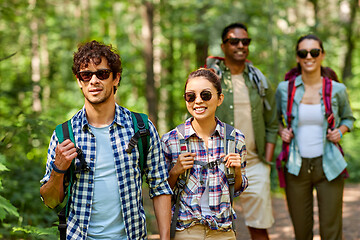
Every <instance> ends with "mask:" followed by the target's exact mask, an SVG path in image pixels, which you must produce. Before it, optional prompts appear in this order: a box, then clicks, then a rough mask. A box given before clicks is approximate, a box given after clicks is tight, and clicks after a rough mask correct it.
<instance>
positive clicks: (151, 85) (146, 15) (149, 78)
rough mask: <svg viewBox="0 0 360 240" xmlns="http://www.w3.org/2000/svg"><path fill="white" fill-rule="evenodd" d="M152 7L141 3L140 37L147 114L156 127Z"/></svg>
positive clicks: (156, 104)
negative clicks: (144, 74) (143, 63)
mask: <svg viewBox="0 0 360 240" xmlns="http://www.w3.org/2000/svg"><path fill="white" fill-rule="evenodd" d="M153 16H154V6H153V4H152V3H150V2H148V1H145V2H144V3H143V11H142V19H143V28H142V36H143V39H144V43H145V46H144V58H145V67H146V92H145V96H146V100H147V104H148V113H149V118H150V119H151V121H152V122H153V123H154V124H155V126H157V120H158V117H157V110H158V102H157V94H156V88H155V81H154V47H153V35H154V24H153Z"/></svg>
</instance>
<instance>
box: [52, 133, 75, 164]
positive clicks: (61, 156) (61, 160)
mask: <svg viewBox="0 0 360 240" xmlns="http://www.w3.org/2000/svg"><path fill="white" fill-rule="evenodd" d="M55 153H56V156H55V162H54V164H55V165H56V167H57V168H58V169H59V170H63V171H65V170H67V169H68V168H69V167H70V164H71V162H72V160H73V159H74V158H76V157H77V152H76V148H75V145H74V143H73V142H72V141H70V139H66V140H65V141H63V142H62V143H61V144H58V145H57V147H56V149H55Z"/></svg>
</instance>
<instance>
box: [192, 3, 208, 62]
mask: <svg viewBox="0 0 360 240" xmlns="http://www.w3.org/2000/svg"><path fill="white" fill-rule="evenodd" d="M208 8H209V6H208V5H207V4H205V5H204V6H203V7H202V8H200V9H199V10H198V14H197V17H196V18H197V22H198V24H199V26H200V25H201V23H202V17H203V16H204V15H205V14H206V11H207V10H208ZM201 26H202V29H201V30H200V31H199V32H198V33H197V34H198V35H197V36H202V37H201V38H199V37H198V38H195V49H196V50H195V51H196V66H197V67H203V66H204V65H205V60H206V58H207V56H208V50H209V40H208V39H209V29H208V27H207V26H206V25H204V24H202V25H201ZM195 36H196V35H195Z"/></svg>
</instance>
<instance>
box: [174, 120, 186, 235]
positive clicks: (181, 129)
mask: <svg viewBox="0 0 360 240" xmlns="http://www.w3.org/2000/svg"><path fill="white" fill-rule="evenodd" d="M176 132H177V136H178V140H179V144H180V154H181V153H185V152H191V150H190V146H188V145H187V143H186V140H185V124H184V123H183V124H180V125H179V126H177V127H176ZM189 177H190V169H188V170H187V171H185V173H183V174H181V175H180V176H179V178H178V180H177V182H176V186H177V189H176V192H174V199H175V202H174V205H175V210H174V214H173V216H172V219H171V225H170V238H174V237H175V233H176V224H177V219H178V216H179V210H180V196H181V193H182V191H183V190H184V188H185V185H186V183H187V181H188V180H189Z"/></svg>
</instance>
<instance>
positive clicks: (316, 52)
mask: <svg viewBox="0 0 360 240" xmlns="http://www.w3.org/2000/svg"><path fill="white" fill-rule="evenodd" d="M320 52H321V49H319V48H313V49H311V50H310V51H308V50H306V49H301V50H297V52H296V54H297V55H298V57H299V58H306V57H307V55H308V53H310V55H311V57H313V58H316V57H318V56H319V55H320Z"/></svg>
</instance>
